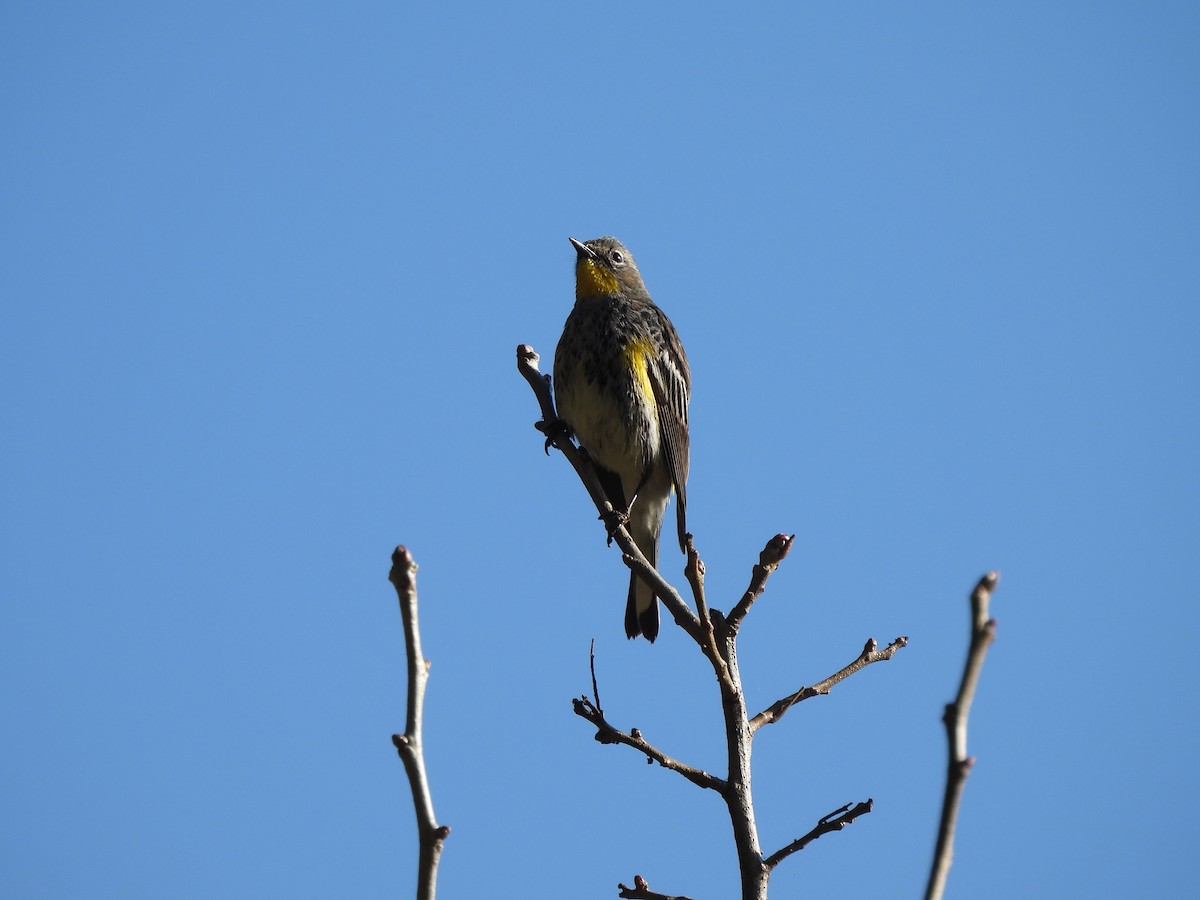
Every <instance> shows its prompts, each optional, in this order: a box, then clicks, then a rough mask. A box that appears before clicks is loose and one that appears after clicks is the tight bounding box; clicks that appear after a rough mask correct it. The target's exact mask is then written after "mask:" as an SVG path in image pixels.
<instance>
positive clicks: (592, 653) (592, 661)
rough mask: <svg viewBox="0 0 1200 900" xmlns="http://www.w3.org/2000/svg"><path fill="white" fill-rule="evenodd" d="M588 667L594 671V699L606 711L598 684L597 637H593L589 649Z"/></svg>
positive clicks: (597, 707)
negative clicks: (601, 702) (602, 704)
mask: <svg viewBox="0 0 1200 900" xmlns="http://www.w3.org/2000/svg"><path fill="white" fill-rule="evenodd" d="M588 668H589V669H591V671H592V700H593V701H594V702H595V704H596V709H598V710H599V711H600V712H604V707H603V706H601V705H600V688H599V687H598V686H597V684H596V639H595V638H592V646H591V648H590V649H589V650H588Z"/></svg>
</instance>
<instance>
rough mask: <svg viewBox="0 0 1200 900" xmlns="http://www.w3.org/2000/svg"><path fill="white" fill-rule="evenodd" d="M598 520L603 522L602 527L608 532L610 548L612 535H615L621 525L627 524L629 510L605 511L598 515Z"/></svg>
mask: <svg viewBox="0 0 1200 900" xmlns="http://www.w3.org/2000/svg"><path fill="white" fill-rule="evenodd" d="M600 519H601V520H602V521H603V522H604V527H605V529H606V530H607V531H608V546H610V547H611V546H612V542H613V535H614V534H616V533H617V529H619V528H620V527H621V526H622V525H628V524H629V510H624V511H622V510H619V509H606V510H605V511H604V512H602V513H600Z"/></svg>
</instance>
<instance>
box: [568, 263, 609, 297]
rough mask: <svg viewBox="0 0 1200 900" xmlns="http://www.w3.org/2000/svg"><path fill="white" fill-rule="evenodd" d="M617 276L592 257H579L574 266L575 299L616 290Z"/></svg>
mask: <svg viewBox="0 0 1200 900" xmlns="http://www.w3.org/2000/svg"><path fill="white" fill-rule="evenodd" d="M617 288H618V285H617V276H616V275H614V274H613V273H612V271H611V270H609V269H606V268H605V267H604V266H602V265H600V263H598V262H596V260H594V259H581V260H580V261H579V263H578V265H576V267H575V299H576V300H582V299H583V298H584V297H595V296H598V295H600V294H615V293H616V292H617Z"/></svg>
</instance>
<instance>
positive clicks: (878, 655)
mask: <svg viewBox="0 0 1200 900" xmlns="http://www.w3.org/2000/svg"><path fill="white" fill-rule="evenodd" d="M907 646H908V638H907V637H898V638H896V639H895V640H894V641H892V642H891V643H890V644H888V645H887V646H886V647H884V648H883V649H882V650H880V649H879V644H878V643H877V642H876V640H875V638H869V639H868V640H867V643H866V644H865V645H864V646H863V649H862V653H860V654H859V655H858V659H856V660H854V662H852V663H850V665H848V666H846V667H844V668H842V669H839V670H838V671H836V672H834V673H833V674H832V675H830V676H829V677H828V678H826V679H825V680H824V681H818V682H817V683H816V684H814V685H812V687H802V688H800V690H798V691H796V693H794V694H791V695H789V696H787V697H784V698H783V699H782V700H776V701H775V702H774V703H772V704H771V705H770V706H768V707H767V708H766V709H764V710H763V711H762V712H760V713H759V714H758V715H757V716H755V717H754V718H753V719H751V720H750V731H751V733H753V732H755V731H758V729H760V728H761V727H762V726H764V725H769V724H771V723H772V722H778V721H779V720H780V719H782V718H783V714H784V713H786V712H787V711H788V710H789V709H791V708H792V707H793V706H795V705H796V704H797V703H799V702H800V701H802V700H807V699H808V698H809V697H816V696H817V695H819V694H828V693H829V691H830V690H831V689H832V688H833V686H834V685H835V684H837V683H838V682H839V681H844V680H845V679H847V678H849V677H850V676H851V675H853V674H854V673H855V672H857V671H858V670H859V669H864V668H866V667H867V666H869V665H871V663H877V662H882V661H883V660H886V659H891V658H892V657H893V656H895V655H896V651H897V650H900V649H902V648H904V647H907Z"/></svg>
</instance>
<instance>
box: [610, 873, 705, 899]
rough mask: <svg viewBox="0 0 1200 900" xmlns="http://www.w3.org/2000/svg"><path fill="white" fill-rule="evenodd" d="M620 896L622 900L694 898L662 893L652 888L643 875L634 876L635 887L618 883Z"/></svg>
mask: <svg viewBox="0 0 1200 900" xmlns="http://www.w3.org/2000/svg"><path fill="white" fill-rule="evenodd" d="M617 888H618V889H619V892H618V894H617V896H618V897H620V898H622V900H692V898H691V897H685V896H683V895H682V894H660V893H658V892H657V891H652V890H650V885H649V883H647V881H646V879H645V878H643V877H642V876H641V875H634V876H633V887H628V886H626V885H624V884H618V885H617Z"/></svg>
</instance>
